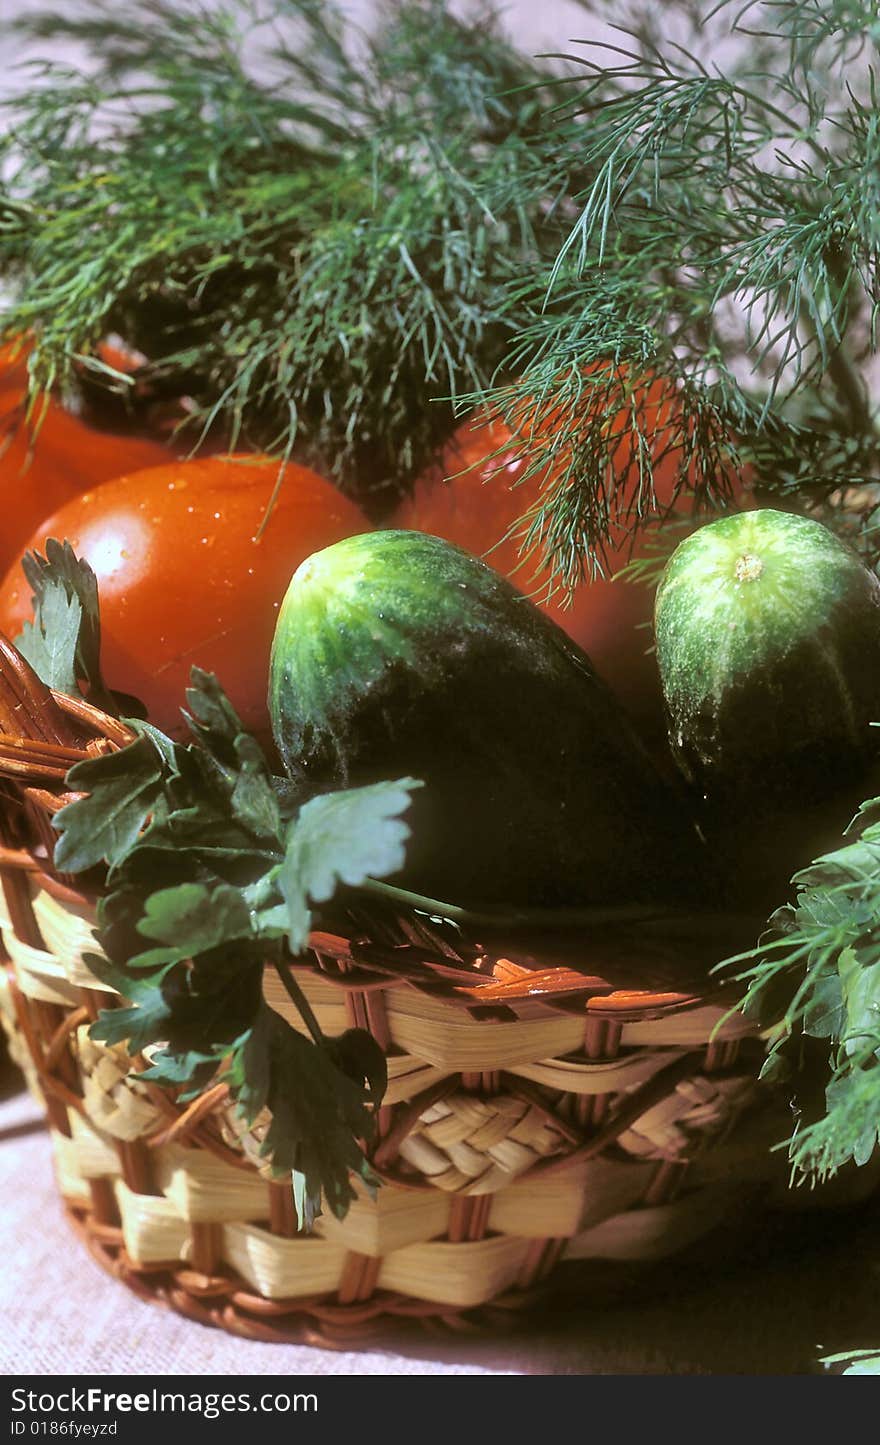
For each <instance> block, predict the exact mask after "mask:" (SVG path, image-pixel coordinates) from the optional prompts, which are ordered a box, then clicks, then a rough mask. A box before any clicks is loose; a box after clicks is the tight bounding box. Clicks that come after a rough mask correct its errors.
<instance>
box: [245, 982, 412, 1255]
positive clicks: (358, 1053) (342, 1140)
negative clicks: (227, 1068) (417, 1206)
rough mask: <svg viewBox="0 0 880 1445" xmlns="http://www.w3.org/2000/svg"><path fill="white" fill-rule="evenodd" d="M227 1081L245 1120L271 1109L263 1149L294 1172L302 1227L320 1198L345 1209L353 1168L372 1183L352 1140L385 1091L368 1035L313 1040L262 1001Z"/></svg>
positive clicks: (364, 1130) (367, 1134) (369, 1122)
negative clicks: (319, 1040) (321, 1040)
mask: <svg viewBox="0 0 880 1445" xmlns="http://www.w3.org/2000/svg"><path fill="white" fill-rule="evenodd" d="M380 1060H381V1063H380ZM231 1083H232V1087H233V1092H234V1094H235V1097H236V1099H237V1101H238V1104H239V1107H240V1109H241V1112H242V1115H243V1116H244V1118H245V1120H246V1122H248V1123H253V1121H254V1120H255V1119H256V1118H257V1116H258V1114H260V1112H261V1111H262V1110H263V1109H264V1108H266V1109H268V1110H269V1112H270V1113H271V1115H272V1120H271V1123H270V1125H269V1128H268V1130H267V1133H266V1136H265V1139H264V1142H263V1153H264V1154H266V1155H268V1156H269V1157H270V1158H271V1160H272V1163H273V1166H274V1168H275V1169H276V1170H277V1171H278V1172H279V1173H280V1174H283V1173H290V1174H292V1175H295V1176H297V1178H296V1179H295V1181H294V1198H295V1202H296V1206H297V1214H298V1217H299V1222H300V1227H301V1228H302V1227H304V1228H306V1229H310V1228H311V1226H312V1224H313V1222H314V1220H315V1218H316V1217H317V1216H318V1215H319V1214H320V1212H321V1200H322V1197H323V1198H325V1199H326V1201H327V1203H328V1205H329V1207H330V1209H331V1210H332V1212H333V1213H334V1214H335V1215H336V1217H337V1218H342V1217H343V1216H344V1215H345V1213H346V1210H347V1209H348V1206H349V1204H350V1203H351V1201H352V1200H353V1199H354V1198H355V1197H356V1196H355V1192H354V1189H353V1188H352V1185H351V1177H350V1176H351V1175H352V1174H355V1175H357V1176H358V1177H359V1178H361V1179H362V1180H363V1181H364V1182H365V1183H366V1184H367V1185H368V1186H372V1184H373V1183H375V1180H374V1178H373V1174H372V1171H371V1170H370V1167H369V1165H368V1163H367V1161H366V1159H365V1157H364V1155H363V1152H362V1150H361V1148H360V1145H359V1144H358V1142H357V1141H358V1140H359V1139H365V1140H369V1139H371V1138H372V1135H373V1131H374V1114H373V1106H374V1105H376V1104H377V1103H379V1102H380V1101H381V1097H382V1092H383V1091H384V1059H383V1057H382V1053H381V1050H380V1049H379V1047H378V1045H377V1044H376V1041H375V1040H374V1039H372V1038H371V1037H370V1035H369V1034H364V1033H363V1032H362V1031H360V1030H351V1031H350V1032H349V1033H347V1034H344V1035H343V1036H342V1038H341V1039H336V1040H334V1041H333V1042H325V1043H324V1044H323V1045H316V1044H314V1043H313V1042H311V1041H310V1040H309V1039H307V1038H305V1037H304V1036H303V1035H302V1034H299V1033H297V1032H296V1030H294V1029H291V1028H290V1027H289V1026H288V1025H287V1024H286V1023H285V1022H284V1020H283V1019H282V1018H281V1017H280V1016H279V1015H278V1014H276V1013H274V1012H273V1010H272V1009H270V1008H267V1007H266V1005H265V1004H263V1005H262V1007H261V1008H260V1010H259V1012H258V1014H257V1018H256V1020H255V1022H254V1026H253V1028H252V1029H251V1031H250V1033H249V1035H248V1036H247V1038H246V1040H245V1041H244V1043H243V1045H242V1046H241V1048H240V1050H239V1052H238V1056H237V1058H236V1060H235V1063H234V1064H233V1067H232V1071H231ZM377 1085H378V1086H380V1087H376V1086H377Z"/></svg>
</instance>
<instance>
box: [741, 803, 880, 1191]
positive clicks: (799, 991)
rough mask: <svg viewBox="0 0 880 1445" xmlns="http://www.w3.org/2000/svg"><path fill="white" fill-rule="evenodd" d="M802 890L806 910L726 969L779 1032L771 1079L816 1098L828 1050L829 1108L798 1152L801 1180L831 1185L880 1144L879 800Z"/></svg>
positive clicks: (791, 914)
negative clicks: (816, 1052) (815, 1062)
mask: <svg viewBox="0 0 880 1445" xmlns="http://www.w3.org/2000/svg"><path fill="white" fill-rule="evenodd" d="M794 884H795V887H796V889H797V901H796V902H795V903H794V904H791V905H788V906H786V907H784V908H782V909H780V910H779V911H778V912H777V913H776V914H775V915H774V916H773V918H772V919H771V920H770V928H769V930H768V933H767V934H766V935H765V937H764V938H762V939H761V940H760V941H759V943H758V945H757V947H756V948H755V949H754V950H753V951H752V952H751V953H749V954H746V955H742V956H740V957H738V958H736V959H733V960H729V961H728V962H727V963H726V964H724V965H722V967H723V968H724V969H726V970H728V971H729V970H733V971H734V973H735V976H736V978H737V979H738V981H739V982H740V983H741V984H744V985H745V986H746V992H745V1008H746V1010H747V1011H751V1012H753V1013H754V1014H756V1015H757V1016H758V1017H759V1018H760V1019H761V1020H762V1022H763V1023H764V1024H765V1025H766V1026H767V1027H768V1028H769V1030H770V1038H771V1042H770V1046H769V1049H768V1055H767V1060H766V1062H765V1065H764V1071H763V1073H764V1077H767V1078H771V1079H778V1080H782V1079H787V1080H791V1081H792V1082H793V1084H794V1085H795V1086H797V1084H798V1081H800V1085H801V1087H802V1088H803V1089H804V1090H805V1092H806V1094H807V1096H809V1092H810V1089H811V1087H812V1085H813V1082H814V1079H815V1068H814V1067H813V1066H812V1065H809V1066H808V1067H807V1068H805V1067H804V1059H805V1054H806V1053H807V1050H808V1044H807V1041H808V1040H811V1039H814V1040H820V1041H822V1042H823V1043H824V1045H825V1046H826V1051H827V1064H828V1071H827V1085H826V1087H825V1096H824V1100H823V1106H824V1107H823V1108H822V1109H820V1110H816V1109H815V1108H813V1109H809V1108H808V1109H805V1110H804V1111H803V1114H804V1117H803V1118H802V1119H801V1121H800V1122H799V1126H798V1127H797V1128H796V1129H795V1132H794V1135H793V1137H792V1140H791V1142H790V1146H789V1149H790V1155H791V1159H792V1163H793V1165H794V1168H795V1170H796V1172H798V1173H805V1174H809V1175H813V1176H816V1177H818V1178H825V1177H827V1176H828V1175H831V1174H834V1173H835V1172H836V1171H837V1170H838V1169H840V1168H841V1167H842V1165H844V1164H846V1163H848V1162H849V1161H850V1160H854V1161H855V1163H856V1164H866V1163H867V1161H868V1160H869V1159H870V1158H871V1156H872V1155H873V1153H874V1150H875V1148H876V1145H877V1142H878V1139H880V798H875V799H873V800H872V801H870V802H867V803H865V804H864V805H863V807H862V808H861V810H860V812H859V814H858V816H857V817H856V818H855V819H854V821H853V822H852V823H851V824H850V827H849V829H848V832H847V837H846V839H845V840H843V841H842V844H841V846H840V848H838V849H836V850H835V851H834V852H832V853H828V854H825V855H824V856H823V857H821V858H818V859H817V860H816V861H815V862H814V863H813V864H811V866H810V867H809V868H806V869H804V870H803V871H802V872H800V873H798V874H797V875H796V876H795V879H794ZM811 1076H812V1077H811ZM811 1115H812V1116H813V1117H811Z"/></svg>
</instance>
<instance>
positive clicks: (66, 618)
mask: <svg viewBox="0 0 880 1445" xmlns="http://www.w3.org/2000/svg"><path fill="white" fill-rule="evenodd" d="M22 568H23V570H24V574H25V577H26V578H27V581H28V582H29V583H30V586H31V588H32V589H33V599H32V600H33V606H34V612H35V618H34V621H33V622H25V624H24V627H23V628H22V631H21V634H20V635H19V636H18V637H17V638H16V643H17V645H18V648H19V651H20V652H21V653H22V655H23V656H24V657H26V658H27V660H28V662H29V663H30V664H31V667H32V668H33V669H34V671H35V672H36V673H37V674H38V676H39V677H40V678H41V679H42V681H43V682H45V684H46V686H47V687H54V688H56V689H57V690H58V691H59V692H66V693H70V694H72V695H74V696H78V695H80V688H79V683H80V682H82V683H83V685H84V687H85V689H86V691H87V693H88V696H89V700H90V701H91V702H92V703H94V705H95V706H96V707H102V708H103V709H104V710H105V712H109V713H111V714H116V713H117V712H118V708H117V706H116V703H115V701H114V699H113V697H112V696H111V694H110V693H109V692H108V691H107V689H106V687H105V686H104V680H103V678H102V676H101V662H100V654H101V623H100V618H99V614H98V583H97V579H96V578H95V574H94V572H93V571H92V569H91V567H90V566H89V564H88V562H86V561H84V560H82V559H81V558H78V557H77V556H76V554H75V553H74V551H73V548H72V547H71V545H70V543H69V542H58V541H56V539H55V538H54V537H50V538H49V540H48V541H47V543H46V555H45V557H42V556H41V555H40V553H39V552H28V553H26V554H25V556H24V558H23V560H22Z"/></svg>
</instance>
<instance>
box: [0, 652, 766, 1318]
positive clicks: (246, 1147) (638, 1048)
mask: <svg viewBox="0 0 880 1445" xmlns="http://www.w3.org/2000/svg"><path fill="white" fill-rule="evenodd" d="M0 654H2V655H0V664H2V665H0V731H2V736H0V843H2V847H0V873H2V879H3V896H4V898H5V913H4V915H3V917H2V918H0V928H2V939H3V944H4V950H5V956H6V967H5V973H2V972H0V977H2V978H3V980H4V982H3V985H2V987H0V1012H2V1014H3V1016H4V1020H5V1025H6V1028H7V1031H8V1033H9V1035H10V1039H11V1044H12V1050H13V1055H14V1057H16V1058H17V1059H18V1061H19V1062H20V1063H21V1064H22V1067H23V1068H24V1072H25V1074H26V1077H27V1080H28V1083H29V1085H30V1087H31V1088H32V1089H33V1091H34V1092H35V1093H36V1094H37V1096H38V1097H39V1098H40V1099H41V1100H42V1101H44V1103H45V1110H46V1114H47V1117H48V1123H49V1127H50V1130H51V1135H52V1141H53V1145H54V1150H55V1160H56V1166H57V1176H58V1184H59V1188H60V1191H61V1194H62V1196H63V1198H64V1201H65V1204H66V1207H67V1210H68V1213H69V1215H70V1218H71V1220H72V1221H73V1222H74V1224H75V1225H76V1227H77V1228H78V1229H79V1230H80V1231H81V1233H82V1234H83V1235H84V1236H85V1238H86V1241H87V1242H88V1244H89V1245H90V1247H91V1248H92V1250H93V1251H94V1252H96V1253H97V1255H98V1256H99V1258H100V1259H101V1261H102V1262H103V1263H104V1264H105V1265H106V1267H107V1268H108V1269H110V1270H111V1271H112V1272H113V1273H114V1274H115V1275H117V1276H118V1277H119V1278H120V1279H122V1280H123V1281H124V1282H125V1283H126V1284H128V1285H130V1286H131V1287H132V1288H134V1289H135V1290H136V1291H137V1292H138V1293H139V1294H141V1295H144V1296H149V1297H152V1298H160V1299H162V1300H164V1301H166V1302H168V1303H170V1304H171V1305H172V1306H173V1307H174V1308H176V1309H178V1310H180V1311H181V1312H182V1313H184V1314H186V1315H189V1316H191V1317H194V1318H196V1319H198V1320H201V1321H203V1322H206V1323H208V1322H209V1323H214V1324H218V1325H222V1326H225V1327H226V1328H228V1329H230V1330H233V1331H237V1332H239V1333H241V1334H244V1335H248V1336H253V1337H258V1338H263V1339H273V1340H277V1339H291V1338H297V1339H299V1338H303V1337H304V1336H305V1337H317V1338H320V1339H322V1340H323V1341H325V1342H332V1343H339V1342H342V1341H346V1342H347V1341H349V1340H351V1339H354V1338H357V1337H358V1336H360V1335H363V1334H364V1332H365V1331H366V1330H367V1328H368V1327H369V1326H370V1325H371V1324H375V1323H376V1322H377V1321H379V1320H381V1318H382V1317H383V1316H389V1315H391V1316H409V1317H418V1318H420V1319H422V1320H424V1321H440V1320H442V1321H445V1322H447V1323H450V1324H456V1323H462V1322H463V1321H469V1320H471V1319H472V1318H474V1312H475V1311H476V1312H480V1311H481V1310H482V1311H483V1312H484V1313H485V1312H486V1310H487V1307H491V1310H492V1311H495V1312H497V1311H498V1310H503V1311H507V1310H510V1309H512V1308H514V1307H517V1306H521V1305H523V1304H525V1303H527V1302H528V1301H529V1300H530V1299H531V1298H533V1297H534V1293H535V1290H536V1288H537V1287H538V1286H540V1285H541V1284H542V1283H543V1282H545V1281H546V1280H547V1279H548V1277H550V1276H551V1273H552V1274H553V1277H554V1278H558V1277H559V1273H560V1271H561V1270H562V1268H563V1266H564V1265H565V1266H566V1267H567V1262H571V1261H578V1260H581V1261H583V1260H606V1261H627V1260H630V1261H631V1260H643V1259H652V1258H657V1257H660V1256H664V1255H667V1254H670V1253H672V1252H674V1251H675V1250H677V1249H679V1248H681V1247H682V1246H684V1245H686V1244H688V1243H689V1242H690V1241H692V1240H694V1239H695V1238H697V1237H698V1236H700V1235H702V1234H704V1233H705V1232H706V1231H708V1230H710V1229H712V1228H713V1226H715V1225H716V1224H717V1223H718V1222H719V1221H721V1220H722V1219H724V1218H725V1217H728V1216H729V1215H730V1214H731V1211H736V1210H738V1209H739V1208H740V1207H741V1205H742V1201H743V1198H744V1196H746V1195H750V1194H751V1192H753V1190H754V1187H755V1183H756V1181H757V1180H759V1179H760V1178H761V1177H762V1176H763V1175H764V1174H766V1173H767V1171H768V1169H769V1166H770V1155H769V1152H768V1147H767V1146H768V1142H769V1139H770V1138H771V1137H775V1138H779V1137H781V1135H782V1134H783V1133H784V1127H785V1126H784V1120H781V1118H780V1116H775V1117H774V1119H773V1122H772V1123H771V1126H770V1133H769V1134H768V1132H767V1130H766V1129H765V1128H763V1127H758V1128H757V1129H755V1127H754V1126H755V1121H756V1120H758V1121H761V1120H763V1119H764V1117H765V1113H764V1102H765V1101H764V1098H763V1096H764V1092H765V1091H764V1090H763V1089H761V1088H760V1087H759V1086H758V1085H757V1083H756V1082H755V1081H756V1078H757V1072H758V1066H759V1060H760V1056H761V1046H760V1042H759V1040H757V1039H756V1038H755V1037H754V1034H753V1030H752V1028H751V1026H750V1025H749V1024H748V1023H747V1022H746V1021H745V1020H744V1019H743V1018H742V1017H741V1016H740V1015H737V1014H733V1015H731V1014H730V1002H729V1000H725V999H724V998H722V997H719V996H717V995H716V994H712V993H711V992H710V991H709V986H708V985H706V986H705V988H704V990H703V991H693V992H682V991H680V990H679V991H675V990H673V989H670V988H669V987H668V986H662V987H661V988H659V989H654V990H646V989H645V988H644V987H641V988H637V989H633V988H620V987H617V988H615V987H613V986H612V984H611V983H608V982H606V981H605V980H603V979H601V978H598V977H593V976H590V975H589V974H586V975H585V974H584V973H583V972H582V971H575V970H571V969H568V968H565V967H562V966H560V965H559V964H558V963H555V964H554V965H553V966H552V967H548V968H545V969H543V970H541V969H537V970H536V969H535V967H534V966H533V964H527V965H524V964H523V963H522V961H519V962H517V961H513V960H511V959H506V958H498V957H494V956H490V957H487V956H486V954H485V953H484V952H479V951H476V950H474V951H472V952H471V954H470V955H469V956H467V957H463V956H462V953H461V952H460V951H459V952H456V951H455V949H453V947H452V946H451V945H450V944H449V942H448V941H447V940H446V939H445V938H444V937H442V936H441V935H440V934H438V933H435V932H433V931H432V930H430V929H426V928H423V927H422V926H421V925H416V924H414V923H412V922H411V921H410V922H407V920H405V919H401V920H399V921H398V922H397V923H396V924H394V925H392V924H390V923H387V922H386V923H383V924H382V926H381V927H378V926H377V928H376V930H375V931H374V932H373V933H372V934H371V935H370V936H369V937H368V936H366V934H365V932H364V930H363V928H362V927H354V926H353V927H352V928H351V929H350V930H349V935H348V936H346V937H343V936H337V935H335V934H334V935H330V934H320V935H318V934H316V935H313V937H312V940H311V942H312V948H313V955H312V960H311V962H309V963H305V962H301V963H299V964H297V965H296V967H297V971H298V978H299V982H300V984H301V986H302V988H303V990H304V991H305V993H306V995H307V997H308V999H309V1002H310V1003H311V1005H312V1007H313V1009H314V1011H315V1014H316V1015H317V1018H318V1020H319V1022H320V1024H321V1026H322V1028H323V1029H324V1030H325V1032H327V1033H328V1034H335V1033H339V1032H341V1031H342V1030H344V1029H345V1028H348V1027H350V1026H352V1025H358V1026H360V1027H365V1028H368V1029H369V1030H370V1031H371V1032H372V1034H373V1035H374V1037H375V1038H376V1039H377V1040H378V1041H379V1043H380V1044H381V1046H382V1047H383V1049H384V1050H385V1052H386V1054H387V1057H388V1071H389V1087H388V1092H387V1095H386V1099H385V1102H384V1105H383V1107H382V1109H381V1111H380V1117H379V1120H378V1137H379V1142H378V1144H377V1145H376V1147H375V1149H374V1152H373V1163H374V1166H375V1169H376V1172H377V1173H378V1174H379V1175H380V1177H381V1178H382V1180H383V1186H382V1187H381V1188H380V1189H379V1191H378V1195H377V1197H376V1199H375V1200H372V1199H370V1198H369V1197H368V1196H366V1195H364V1196H363V1198H359V1199H358V1202H357V1203H355V1204H354V1205H353V1206H352V1208H351V1210H350V1212H349V1215H348V1217H347V1218H346V1219H345V1221H344V1222H342V1223H340V1222H338V1221H337V1220H335V1219H334V1218H333V1217H332V1216H329V1215H325V1216H323V1217H321V1218H320V1219H319V1221H318V1223H317V1226H316V1229H315V1231H314V1233H313V1234H312V1235H311V1236H304V1235H300V1234H298V1232H297V1228H296V1221H295V1217H294V1213H293V1208H292V1200H291V1194H290V1190H289V1189H288V1188H287V1187H285V1186H284V1185H281V1184H279V1183H277V1182H275V1181H273V1180H272V1179H271V1178H270V1177H268V1176H267V1175H266V1174H265V1170H264V1161H262V1160H261V1158H260V1156H259V1141H260V1136H261V1121H259V1120H258V1121H257V1123H256V1124H255V1125H254V1126H253V1128H251V1129H250V1130H248V1131H244V1129H243V1126H242V1124H241V1122H240V1120H239V1119H238V1117H237V1115H236V1114H235V1113H234V1111H233V1110H232V1108H231V1106H230V1103H229V1099H228V1097H227V1093H226V1089H225V1087H224V1086H218V1087H215V1088H213V1089H211V1090H210V1091H208V1092H206V1093H204V1094H203V1095H202V1096H201V1097H199V1098H198V1099H197V1100H196V1101H195V1102H194V1103H190V1104H189V1105H187V1106H178V1105H177V1104H176V1103H175V1102H174V1100H173V1099H172V1098H171V1097H170V1096H169V1094H168V1093H167V1092H166V1091H164V1090H160V1089H158V1088H156V1087H155V1086H152V1085H150V1084H148V1083H146V1082H144V1081H143V1080H141V1079H140V1078H139V1070H140V1069H142V1068H143V1067H144V1061H143V1060H140V1059H137V1058H136V1059H134V1060H132V1059H131V1058H130V1057H129V1056H128V1054H127V1053H126V1052H125V1051H124V1050H120V1049H119V1048H110V1047H107V1046H105V1045H103V1044H99V1043H95V1042H94V1041H92V1040H91V1039H90V1038H89V1024H90V1022H91V1021H92V1020H93V1019H94V1018H95V1017H96V1016H97V1014H98V1011H99V1010H100V1009H102V1008H107V1007H113V1006H114V1003H115V1002H116V996H115V995H114V994H113V993H112V991H110V990H108V989H107V988H106V987H105V986H103V985H102V984H100V983H99V982H98V981H97V980H96V979H95V977H94V976H93V975H92V974H90V972H89V970H88V968H87V967H86V966H85V964H84V962H83V953H84V951H92V952H93V951H94V950H95V942H94V939H93V937H92V932H91V930H92V925H93V912H94V902H95V900H94V899H93V898H89V897H86V896H84V895H83V894H82V893H79V892H77V891H75V890H74V888H73V887H72V886H71V880H70V879H64V878H61V877H59V876H58V875H56V874H55V873H54V872H53V869H52V864H51V857H52V849H53V837H54V835H53V830H52V822H51V820H52V814H53V812H54V811H55V810H56V809H57V808H58V806H59V805H60V802H61V800H63V799H64V798H65V797H69V794H65V792H64V775H65V772H66V770H67V769H68V768H69V766H70V765H71V763H72V762H74V761H76V759H77V758H79V757H83V756H85V755H89V754H92V755H93V754H94V753H95V752H96V751H97V752H100V751H104V750H107V749H110V748H113V747H117V746H119V745H122V744H124V743H125V742H126V741H127V740H128V737H129V736H130V735H129V734H128V733H127V730H126V729H125V727H124V726H122V725H121V724H119V723H118V722H115V721H114V720H112V719H110V718H107V717H106V716H104V715H103V714H101V713H98V712H97V711H95V710H94V709H91V708H90V707H88V706H87V705H86V704H85V703H79V702H74V701H72V700H70V699H69V698H66V697H63V696H61V695H59V694H54V693H50V692H49V691H48V690H47V689H46V688H45V687H44V686H43V685H42V684H41V683H40V682H39V681H38V679H37V678H36V677H35V675H34V674H33V673H32V671H31V670H30V668H29V667H28V666H27V664H25V663H24V662H23V660H22V659H21V658H20V657H19V655H18V654H17V653H16V652H15V650H14V649H13V648H11V647H10V646H9V645H8V644H2V645H0ZM715 956H717V955H715ZM624 973H625V971H624ZM621 976H623V975H621ZM275 978H276V975H275V974H274V972H273V971H270V970H267V974H266V983H265V991H266V998H267V1001H268V1002H269V1004H270V1005H271V1006H272V1007H274V1008H276V1009H278V1011H279V1012H281V1013H284V1012H285V1007H287V1008H288V1009H289V1007H290V1006H289V1005H288V1004H287V997H286V994H284V992H283V990H282V989H281V988H280V986H276V987H273V979H275ZM619 981H620V976H619V977H618V979H617V982H618V983H619ZM290 1021H291V1023H294V1024H295V1025H297V1026H299V1020H298V1019H297V1018H296V1017H291V1018H290Z"/></svg>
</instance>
